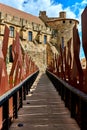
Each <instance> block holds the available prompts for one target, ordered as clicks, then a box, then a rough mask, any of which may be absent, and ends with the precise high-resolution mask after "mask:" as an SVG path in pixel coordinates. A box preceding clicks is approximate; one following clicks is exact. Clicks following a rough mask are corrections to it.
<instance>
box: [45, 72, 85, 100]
mask: <svg viewBox="0 0 87 130" xmlns="http://www.w3.org/2000/svg"><path fill="white" fill-rule="evenodd" d="M47 72H48V73H50V74H51V75H53V76H54V77H55V78H56V79H57V80H58V81H59V82H60V83H62V84H63V85H64V86H65V87H66V88H67V89H69V90H70V91H72V92H73V93H74V94H76V95H78V96H79V97H81V98H82V99H84V100H86V101H87V94H85V93H84V92H82V91H80V90H79V89H77V88H75V87H74V86H71V85H70V84H68V83H67V82H65V81H64V80H62V79H60V78H59V77H58V76H56V75H55V74H53V73H52V72H50V71H48V70H47Z"/></svg>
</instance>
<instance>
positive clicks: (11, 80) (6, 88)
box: [0, 26, 39, 130]
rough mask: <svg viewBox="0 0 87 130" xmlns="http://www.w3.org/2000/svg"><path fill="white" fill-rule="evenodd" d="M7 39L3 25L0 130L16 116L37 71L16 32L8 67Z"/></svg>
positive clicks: (6, 127) (6, 31)
mask: <svg viewBox="0 0 87 130" xmlns="http://www.w3.org/2000/svg"><path fill="white" fill-rule="evenodd" d="M8 41H9V28H8V27H7V26H5V31H4V38H3V41H2V44H0V130H9V126H10V124H11V122H12V121H13V120H14V119H15V118H17V117H18V110H19V109H20V108H21V107H22V105H23V100H25V99H26V94H28V91H29V90H30V87H31V85H32V83H33V82H34V80H35V78H36V77H37V74H38V72H39V70H38V67H37V66H36V65H35V63H34V62H33V61H32V59H31V57H30V56H29V55H28V54H27V53H26V52H24V50H23V48H22V46H21V44H20V38H19V33H18V32H16V37H15V38H14V39H13V43H12V44H11V46H10V52H9V53H10V58H11V59H9V60H10V61H9V62H10V63H11V67H10V68H9V67H8V66H7V52H8V46H9V45H8ZM8 70H9V73H8Z"/></svg>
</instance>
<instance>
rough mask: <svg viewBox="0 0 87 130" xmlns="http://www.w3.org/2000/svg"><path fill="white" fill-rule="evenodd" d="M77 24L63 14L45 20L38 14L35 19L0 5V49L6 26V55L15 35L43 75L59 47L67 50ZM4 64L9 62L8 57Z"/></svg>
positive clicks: (43, 15) (43, 14) (44, 13)
mask: <svg viewBox="0 0 87 130" xmlns="http://www.w3.org/2000/svg"><path fill="white" fill-rule="evenodd" d="M77 24H78V21H77V20H75V19H67V18H66V12H60V16H59V17H57V18H56V17H54V18H49V17H48V16H47V15H46V11H40V13H39V17H37V16H33V15H32V14H29V13H25V12H23V11H20V10H17V9H15V8H12V7H9V6H7V5H4V4H0V45H1V44H2V40H3V36H4V27H5V25H7V26H8V27H9V30H10V35H9V47H8V52H10V49H11V44H12V41H13V39H14V38H15V34H16V31H17V32H19V34H20V42H21V46H22V48H23V49H24V51H27V52H28V53H29V55H30V56H31V57H32V59H33V61H35V63H36V64H37V65H38V67H39V68H40V70H41V71H44V70H45V69H46V67H47V65H48V64H50V63H51V60H52V59H53V57H54V55H55V53H57V54H59V45H60V44H61V45H62V47H64V46H67V41H68V40H69V39H70V38H73V36H72V35H73V34H72V32H73V26H74V25H77ZM72 43H73V39H72ZM72 47H73V44H72ZM72 50H73V48H72ZM8 57H9V56H8ZM7 61H8V62H9V61H10V57H9V58H8V60H7Z"/></svg>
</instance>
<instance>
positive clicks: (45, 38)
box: [44, 35, 47, 44]
mask: <svg viewBox="0 0 87 130" xmlns="http://www.w3.org/2000/svg"><path fill="white" fill-rule="evenodd" d="M46 43H47V36H46V35H44V44H46Z"/></svg>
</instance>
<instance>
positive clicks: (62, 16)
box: [39, 11, 79, 64]
mask: <svg viewBox="0 0 87 130" xmlns="http://www.w3.org/2000/svg"><path fill="white" fill-rule="evenodd" d="M39 17H40V18H41V19H42V20H43V21H44V22H45V23H46V25H48V26H49V27H50V28H52V36H51V39H50V43H51V44H52V45H53V46H55V48H56V49H57V51H58V54H59V53H60V44H61V47H62V49H63V48H64V47H65V46H66V50H67V42H68V41H69V40H70V39H72V40H71V51H72V52H71V53H72V57H73V27H74V26H75V25H76V26H77V25H78V24H79V22H78V21H77V20H76V19H70V18H67V17H66V12H64V11H62V12H60V13H59V17H48V16H47V15H46V12H45V11H40V14H39ZM48 48H49V47H48ZM48 55H49V56H50V54H49V51H48ZM48 62H49V63H48V64H50V62H51V60H50V61H48Z"/></svg>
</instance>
